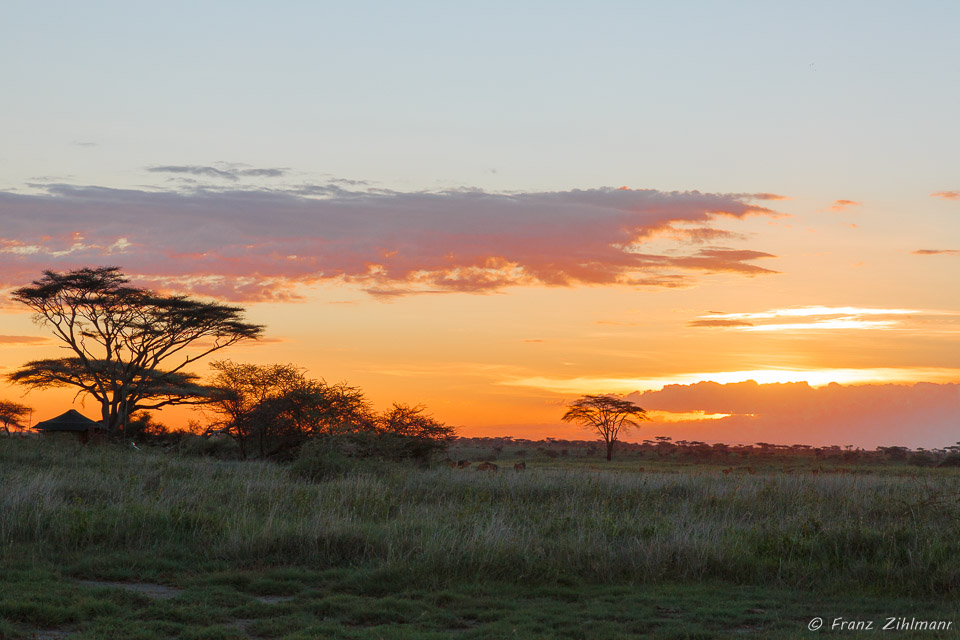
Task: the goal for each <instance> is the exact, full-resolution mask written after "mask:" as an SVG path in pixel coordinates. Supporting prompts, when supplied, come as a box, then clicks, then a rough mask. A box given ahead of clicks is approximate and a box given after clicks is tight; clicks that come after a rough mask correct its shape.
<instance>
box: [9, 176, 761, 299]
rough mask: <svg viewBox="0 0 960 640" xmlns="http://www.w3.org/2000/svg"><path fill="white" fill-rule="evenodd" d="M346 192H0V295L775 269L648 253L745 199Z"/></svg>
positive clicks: (403, 288)
mask: <svg viewBox="0 0 960 640" xmlns="http://www.w3.org/2000/svg"><path fill="white" fill-rule="evenodd" d="M155 169H157V170H163V171H174V172H178V171H183V172H185V173H190V172H193V171H200V172H206V171H208V170H213V171H216V172H230V171H235V169H231V168H216V167H158V168H155ZM349 186H350V185H347V184H345V183H339V184H333V183H328V184H321V185H306V186H300V187H296V188H292V189H289V190H284V189H233V190H224V189H219V188H216V189H214V188H204V187H201V188H196V189H192V190H187V191H175V190H137V189H127V190H121V189H109V188H104V187H95V186H87V187H83V186H71V185H45V186H44V187H43V188H44V189H45V192H44V193H40V194H33V195H26V194H16V193H10V192H0V274H2V276H0V279H2V281H0V286H11V285H20V284H23V283H24V282H25V281H28V280H30V279H33V278H35V277H37V275H38V274H39V273H40V271H41V270H42V269H66V268H73V267H77V266H83V265H96V264H118V265H121V266H122V267H123V268H124V269H125V270H126V271H127V273H130V274H134V275H136V276H138V277H139V278H140V280H141V281H142V282H147V283H149V284H150V285H151V286H157V287H163V288H170V289H177V290H181V291H188V292H193V293H196V294H202V295H210V296H215V297H220V298H225V299H230V300H235V301H256V300H271V299H272V300H285V299H291V298H294V297H296V288H297V286H298V285H300V284H310V283H317V282H322V281H328V280H337V281H340V282H346V283H355V284H357V285H359V286H360V287H362V288H364V289H366V290H367V291H368V292H369V293H370V294H372V295H374V296H378V297H381V298H390V297H396V296H400V295H411V294H421V293H433V292H438V293H439V292H442V293H450V292H472V293H484V292H494V291H498V290H501V289H503V288H506V287H510V286H535V285H546V286H566V287H569V286H578V285H628V286H648V287H677V286H690V285H691V284H694V283H695V282H696V281H697V279H698V277H699V276H700V275H703V274H709V273H733V274H740V275H746V276H754V275H762V274H769V273H774V272H773V271H772V270H770V269H767V268H763V267H760V266H757V265H755V264H753V262H754V261H757V260H760V259H764V258H770V257H773V256H772V255H771V254H769V253H766V252H762V251H756V250H752V249H737V248H731V247H724V246H702V245H701V246H698V247H691V246H690V245H691V242H690V240H689V238H687V239H685V238H683V237H682V235H681V236H680V237H678V238H676V239H674V240H672V245H671V247H670V249H669V251H667V252H664V251H651V250H647V249H648V247H649V243H648V239H649V238H651V237H653V236H658V238H659V239H658V240H657V242H658V245H660V244H662V243H663V238H662V236H663V234H664V233H667V232H669V230H671V229H677V228H680V227H688V226H690V225H695V227H696V228H697V229H698V230H712V229H713V227H712V226H710V225H713V224H715V223H716V222H717V220H718V219H721V218H728V219H729V218H732V219H737V218H743V217H745V216H748V215H776V213H775V212H773V211H771V210H770V209H768V208H766V207H763V206H759V205H757V204H755V203H753V202H751V201H750V199H749V196H745V195H742V194H710V193H700V192H697V191H686V192H661V191H655V190H619V189H611V188H599V189H586V190H571V191H558V192H530V193H509V194H503V193H488V192H484V191H479V190H468V189H461V190H450V191H439V192H397V191H389V190H384V189H371V188H366V189H359V190H350V189H349V188H348V187H349ZM703 233H708V232H707V231H703ZM721 235H722V234H721ZM692 244H696V243H695V242H694V243H692Z"/></svg>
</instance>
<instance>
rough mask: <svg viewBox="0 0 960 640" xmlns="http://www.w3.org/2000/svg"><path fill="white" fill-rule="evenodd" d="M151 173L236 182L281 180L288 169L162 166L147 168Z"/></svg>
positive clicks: (232, 166) (227, 166)
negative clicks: (246, 179) (241, 180)
mask: <svg viewBox="0 0 960 640" xmlns="http://www.w3.org/2000/svg"><path fill="white" fill-rule="evenodd" d="M146 169H147V171H149V172H150V173H176V174H187V175H191V176H199V177H203V178H220V179H223V180H230V181H231V182H236V181H237V180H240V178H281V177H283V176H285V175H287V173H288V171H287V169H276V168H274V169H243V168H240V167H238V166H237V165H229V164H225V165H223V166H222V167H210V166H199V165H162V166H154V167H147V168H146Z"/></svg>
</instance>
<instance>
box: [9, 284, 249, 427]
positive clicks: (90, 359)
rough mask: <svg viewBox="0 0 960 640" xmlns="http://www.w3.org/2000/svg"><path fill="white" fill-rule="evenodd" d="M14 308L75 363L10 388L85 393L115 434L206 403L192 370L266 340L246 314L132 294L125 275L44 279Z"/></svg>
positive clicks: (38, 372)
mask: <svg viewBox="0 0 960 640" xmlns="http://www.w3.org/2000/svg"><path fill="white" fill-rule="evenodd" d="M13 299H14V300H16V301H17V302H20V303H22V304H24V305H26V306H28V307H29V308H31V309H32V310H33V311H34V321H35V322H37V323H38V324H40V325H42V326H44V327H47V328H49V329H50V330H52V331H53V335H54V336H55V337H56V338H57V339H58V340H60V341H61V342H62V343H63V345H62V346H63V348H65V349H66V350H68V351H70V352H72V355H71V356H69V357H66V358H54V359H46V360H33V361H31V362H27V363H26V364H25V365H23V366H22V367H21V368H20V369H18V370H17V371H14V372H13V373H12V374H10V375H8V376H7V378H8V379H9V380H10V381H11V382H15V383H19V384H23V385H26V386H28V387H32V388H37V389H43V388H48V387H76V388H77V394H78V395H90V396H92V397H93V398H94V399H96V400H97V402H99V403H100V406H101V416H102V422H103V426H104V428H105V429H106V430H107V432H108V433H116V432H118V431H120V430H122V429H123V425H124V424H125V423H126V421H127V417H128V416H129V415H130V414H132V413H133V412H135V411H138V410H140V409H158V408H160V407H163V406H167V405H175V404H196V403H197V402H203V401H205V400H206V399H205V397H204V396H206V395H208V391H207V389H205V388H204V387H202V386H201V385H199V384H198V383H197V380H198V378H197V377H196V376H195V375H193V374H191V373H189V372H186V371H184V368H185V367H187V366H188V365H190V364H191V363H192V362H195V361H197V360H199V359H200V358H203V357H205V356H207V355H209V354H210V353H213V352H214V351H218V350H220V349H223V348H224V347H228V346H230V345H232V344H235V343H237V342H239V341H241V340H247V339H256V338H258V337H259V336H260V335H261V333H262V332H263V327H261V326H260V325H256V324H250V323H248V322H244V320H243V309H242V308H240V307H234V306H229V305H223V304H217V303H212V302H202V301H199V300H194V299H192V298H189V297H187V296H182V295H161V294H158V293H155V292H153V291H150V290H148V289H144V288H141V287H135V286H131V285H130V284H129V280H128V279H127V278H126V277H125V276H124V275H123V274H122V273H121V271H120V268H119V267H97V268H83V269H75V270H73V271H69V272H66V273H58V272H55V271H44V272H43V277H42V278H40V279H39V280H35V281H34V282H33V283H32V284H31V285H30V286H27V287H21V288H20V289H17V290H16V291H14V292H13ZM188 347H191V348H192V349H194V351H190V352H188V351H186V349H187V348H188Z"/></svg>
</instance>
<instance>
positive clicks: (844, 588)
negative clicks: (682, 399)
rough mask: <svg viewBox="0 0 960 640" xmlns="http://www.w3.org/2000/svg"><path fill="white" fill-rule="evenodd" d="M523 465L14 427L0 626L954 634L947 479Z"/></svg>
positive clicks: (107, 633)
mask: <svg viewBox="0 0 960 640" xmlns="http://www.w3.org/2000/svg"><path fill="white" fill-rule="evenodd" d="M504 462H506V463H508V464H509V463H510V462H512V461H511V460H504ZM527 463H528V470H527V472H526V473H522V474H519V473H514V472H513V471H512V470H511V471H510V472H509V473H504V472H501V473H498V474H486V473H477V472H474V471H471V470H465V471H459V470H455V469H449V468H447V467H439V466H438V467H437V468H430V469H421V468H416V467H413V466H404V465H383V464H379V465H374V466H369V467H360V468H358V469H355V470H352V471H349V472H347V473H343V474H336V475H333V476H331V477H328V478H327V479H324V480H322V481H314V480H309V479H306V478H304V477H302V476H300V475H298V474H296V473H294V470H295V468H294V467H293V466H290V465H287V466H284V465H277V464H273V463H269V462H255V461H252V462H237V461H224V460H215V459H211V458H199V457H187V456H180V455H177V454H173V453H166V454H165V453H161V452H159V451H143V452H137V451H133V450H129V449H119V448H115V447H112V446H100V447H78V446H75V445H73V444H72V443H51V442H37V441H24V440H18V439H3V440H0V545H2V555H0V567H2V569H3V570H2V573H0V638H30V637H51V638H52V637H76V638H144V639H148V638H149V639H153V638H168V637H169V638H176V637H184V638H247V637H263V638H279V637H284V638H286V637H290V638H318V637H322V638H328V637H329V638H448V637H455V638H631V637H637V636H640V635H646V636H650V637H664V638H712V637H722V636H727V635H736V636H742V635H752V636H754V637H761V638H793V637H811V636H812V635H813V634H812V633H810V632H808V631H807V630H806V625H807V622H808V621H809V620H810V619H811V618H813V617H814V616H821V617H823V618H825V619H826V620H827V625H828V628H827V629H826V630H824V631H821V632H819V634H818V635H820V634H824V635H830V634H831V632H830V630H829V624H830V622H831V621H832V620H833V618H835V617H838V616H843V617H844V618H845V619H846V620H856V619H860V620H867V619H871V620H874V621H876V622H878V623H880V624H882V622H883V621H884V619H885V618H886V617H888V616H906V617H907V618H910V617H911V616H912V617H916V618H917V619H930V620H951V621H953V625H952V626H953V630H951V631H949V632H947V633H942V634H938V633H936V632H929V631H924V632H914V633H913V634H910V633H898V634H897V636H898V637H923V638H933V637H955V636H956V635H957V632H956V628H957V626H958V624H960V610H958V606H957V602H958V597H957V596H958V594H960V535H958V534H960V501H958V497H960V473H958V471H957V470H956V469H917V468H910V467H891V468H882V469H856V468H853V469H849V470H847V471H848V472H845V473H842V474H841V473H835V474H818V475H814V474H813V473H811V472H809V471H806V470H804V469H802V468H801V466H800V465H792V466H790V467H789V468H791V469H793V471H790V472H787V471H784V470H783V469H782V468H773V467H770V468H760V469H759V470H756V472H755V473H753V474H751V473H747V472H746V471H745V470H744V469H743V468H740V467H737V468H733V471H728V473H723V472H722V470H721V468H722V466H721V465H713V466H709V465H702V464H701V465H694V464H687V465H683V466H677V465H672V464H669V463H656V462H655V463H653V464H651V463H650V462H643V461H621V462H619V463H616V464H614V465H611V466H609V467H605V466H604V463H603V462H602V461H599V460H594V461H593V462H589V463H587V462H583V461H565V460H559V459H551V458H543V459H540V458H537V457H536V456H533V457H528V458H527ZM641 467H643V468H644V471H642V472H641V471H640V470H639V469H640V468H641ZM725 468H729V467H725ZM107 582H110V583H118V584H107ZM138 583H150V584H151V585H162V586H165V587H167V591H166V592H160V595H159V596H158V592H156V591H154V592H150V591H149V589H141V590H138V587H137V584H138ZM847 633H849V632H847ZM63 634H70V635H69V636H67V635H63Z"/></svg>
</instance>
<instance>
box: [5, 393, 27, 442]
mask: <svg viewBox="0 0 960 640" xmlns="http://www.w3.org/2000/svg"><path fill="white" fill-rule="evenodd" d="M32 412H33V409H31V408H30V407H28V406H27V405H25V404H20V403H19V402H14V401H13V400H0V427H3V430H4V431H6V433H7V435H10V427H13V428H14V429H18V430H19V429H25V428H26V427H27V425H25V424H24V423H23V419H24V418H26V417H28V416H29V415H30V414H31V413H32Z"/></svg>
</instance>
